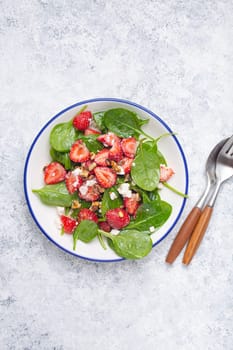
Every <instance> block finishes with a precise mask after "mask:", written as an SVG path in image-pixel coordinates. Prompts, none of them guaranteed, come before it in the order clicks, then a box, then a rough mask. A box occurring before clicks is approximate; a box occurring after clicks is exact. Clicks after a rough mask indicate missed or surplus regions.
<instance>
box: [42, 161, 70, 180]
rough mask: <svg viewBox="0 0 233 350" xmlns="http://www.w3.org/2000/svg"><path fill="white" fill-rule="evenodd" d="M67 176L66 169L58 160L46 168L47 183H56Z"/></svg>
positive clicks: (45, 178) (45, 177)
mask: <svg viewBox="0 0 233 350" xmlns="http://www.w3.org/2000/svg"><path fill="white" fill-rule="evenodd" d="M65 177H66V170H65V168H64V167H63V165H61V164H60V163H58V162H52V163H50V164H49V165H47V166H46V167H45V169H44V182H45V183H46V185H52V184H56V183H58V182H61V181H63V180H64V179H65Z"/></svg>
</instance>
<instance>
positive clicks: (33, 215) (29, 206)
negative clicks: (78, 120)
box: [24, 97, 189, 262]
mask: <svg viewBox="0 0 233 350" xmlns="http://www.w3.org/2000/svg"><path fill="white" fill-rule="evenodd" d="M109 101H110V102H118V103H125V104H128V105H130V106H134V107H137V108H139V109H141V110H142V111H144V112H146V113H148V114H150V115H151V116H152V117H153V118H155V119H157V120H158V121H159V122H160V123H161V124H162V125H163V126H164V127H165V128H166V129H167V130H168V132H169V133H171V134H172V137H173V139H174V140H175V142H176V144H177V146H178V149H179V151H180V153H181V156H182V159H183V163H184V169H185V180H186V181H185V194H188V186H189V175H188V165H187V161H186V158H185V155H184V151H183V149H182V147H181V145H180V143H179V141H178V139H177V137H176V136H175V135H174V134H173V132H172V130H171V129H170V127H169V126H168V125H167V124H166V123H165V122H164V121H163V120H162V119H161V118H160V117H159V116H157V115H156V114H155V113H153V112H152V111H150V110H149V109H147V108H145V107H143V106H141V105H139V104H137V103H135V102H131V101H128V100H124V99H119V98H113V97H106V98H104V97H103V98H102V97H99V98H94V99H89V100H84V101H80V102H77V103H75V104H73V105H71V106H69V107H67V108H65V109H63V110H62V111H60V112H59V113H58V114H56V115H55V116H54V117H52V118H51V119H50V120H49V121H48V122H47V123H46V124H45V125H44V126H43V127H42V129H41V130H40V131H39V133H38V134H37V136H36V137H35V139H34V140H33V142H32V144H31V147H30V149H29V152H28V154H27V157H26V161H25V166H24V194H25V198H26V202H27V205H28V208H29V211H30V213H31V215H32V218H33V219H34V221H35V223H36V225H37V226H38V227H39V229H40V230H41V232H42V233H43V234H44V235H45V236H46V237H47V238H48V239H49V240H50V241H51V242H52V243H53V244H55V245H56V246H57V247H58V248H60V249H61V250H63V251H65V252H66V253H69V254H71V255H73V256H75V257H78V258H81V259H84V260H88V261H93V262H118V261H124V260H126V259H124V258H119V259H108V260H101V259H92V258H88V257H85V256H81V255H78V254H76V253H73V252H71V251H69V250H67V249H65V248H64V247H62V246H61V245H60V244H58V243H57V242H55V241H54V240H53V239H52V238H51V237H50V236H49V234H48V233H47V232H46V231H45V230H44V229H43V228H42V226H41V225H40V223H39V221H38V220H37V218H36V216H35V214H34V212H33V209H32V207H31V204H30V200H29V197H28V190H27V168H28V163H29V160H30V156H31V153H32V151H33V148H34V145H35V144H36V142H37V140H38V139H39V137H40V135H41V134H42V133H43V131H44V130H45V129H46V128H47V127H48V126H49V124H51V123H52V122H53V121H54V120H55V119H57V118H58V117H59V116H60V115H62V114H63V113H65V112H67V111H68V110H70V109H72V108H74V107H77V106H80V105H83V104H84V105H85V104H88V103H92V102H109ZM185 203H186V198H183V202H182V205H181V208H180V211H179V213H178V215H177V217H176V219H175V220H174V222H173V224H172V225H171V227H170V228H169V229H168V230H167V232H166V233H165V234H164V235H163V236H162V237H161V238H160V239H159V240H158V241H157V242H155V243H154V244H153V247H155V246H156V245H157V244H159V243H160V242H161V241H162V240H164V239H165V238H166V237H167V235H168V234H169V233H170V232H171V231H172V230H173V228H174V227H175V225H176V224H177V222H178V220H179V218H180V216H181V214H182V212H183V210H184V206H185Z"/></svg>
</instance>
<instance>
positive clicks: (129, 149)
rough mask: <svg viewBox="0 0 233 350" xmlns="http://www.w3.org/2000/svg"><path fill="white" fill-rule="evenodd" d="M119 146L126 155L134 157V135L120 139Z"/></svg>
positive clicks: (135, 146)
mask: <svg viewBox="0 0 233 350" xmlns="http://www.w3.org/2000/svg"><path fill="white" fill-rule="evenodd" d="M121 148H122V151H123V153H124V155H125V156H126V157H128V158H134V156H135V154H136V150H137V140H136V139H135V138H134V137H128V138H127V139H122V140H121Z"/></svg>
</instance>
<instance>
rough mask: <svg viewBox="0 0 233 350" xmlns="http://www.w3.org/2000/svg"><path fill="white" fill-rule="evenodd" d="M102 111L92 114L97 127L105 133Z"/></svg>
mask: <svg viewBox="0 0 233 350" xmlns="http://www.w3.org/2000/svg"><path fill="white" fill-rule="evenodd" d="M104 113H105V112H96V113H94V114H93V118H94V121H95V123H96V125H97V127H98V128H99V129H100V130H101V131H102V132H103V133H106V132H107V131H108V130H107V128H106V126H105V125H104Z"/></svg>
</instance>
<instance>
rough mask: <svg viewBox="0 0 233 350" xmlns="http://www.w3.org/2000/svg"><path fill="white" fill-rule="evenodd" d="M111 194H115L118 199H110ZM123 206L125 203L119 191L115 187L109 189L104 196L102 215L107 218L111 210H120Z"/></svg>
mask: <svg viewBox="0 0 233 350" xmlns="http://www.w3.org/2000/svg"><path fill="white" fill-rule="evenodd" d="M111 193H114V195H115V197H116V198H114V199H111V197H110V195H111ZM122 204H123V201H122V198H121V196H120V194H119V192H118V191H117V189H116V188H115V187H111V188H107V189H106V190H105V191H104V195H103V199H102V204H101V213H102V215H103V216H105V214H106V212H107V211H108V210H109V209H115V208H119V207H120V206H121V205H122Z"/></svg>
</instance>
